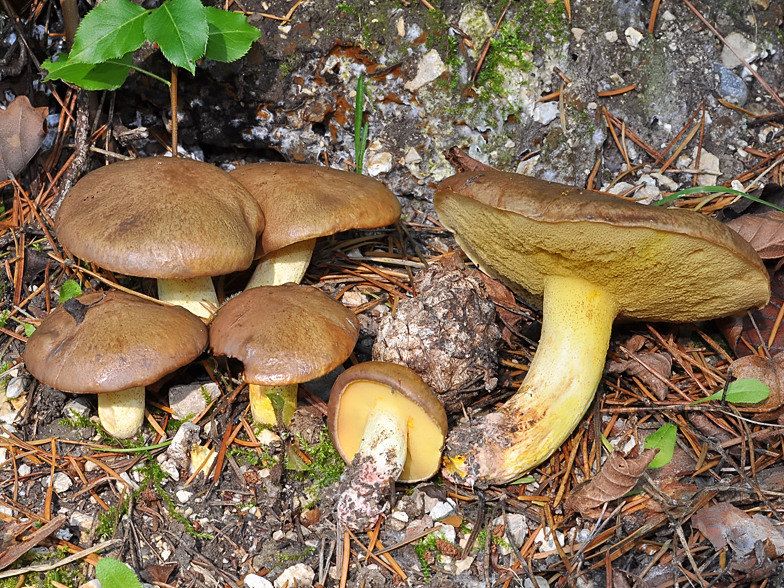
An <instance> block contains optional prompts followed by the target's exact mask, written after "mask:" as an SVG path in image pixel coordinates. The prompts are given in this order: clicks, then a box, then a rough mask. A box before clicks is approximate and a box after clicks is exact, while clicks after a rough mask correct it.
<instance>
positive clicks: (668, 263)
mask: <svg viewBox="0 0 784 588" xmlns="http://www.w3.org/2000/svg"><path fill="white" fill-rule="evenodd" d="M433 202H434V205H435V208H436V212H437V213H438V216H439V219H440V220H441V222H442V223H444V225H445V226H446V227H447V228H449V230H450V231H452V232H454V233H455V236H456V239H457V241H458V243H459V244H460V245H461V247H462V248H463V249H464V251H466V253H467V254H468V255H469V257H471V258H472V259H473V260H474V261H475V262H476V263H478V264H479V265H480V266H481V267H482V268H483V269H484V270H485V271H487V272H488V273H491V275H494V276H497V277H499V278H501V279H502V280H503V281H504V282H505V283H507V284H508V285H509V286H510V287H512V288H513V289H515V290H517V291H518V293H520V294H521V295H523V296H524V297H527V298H528V299H529V301H532V302H534V303H536V302H537V301H540V300H541V296H542V292H543V289H544V280H545V276H547V275H559V276H564V277H579V278H583V279H585V280H587V281H589V282H591V283H593V284H597V285H599V286H601V287H602V288H604V289H605V290H606V291H608V292H609V293H610V294H611V295H612V296H613V297H614V298H615V300H616V301H617V303H618V309H619V313H618V316H619V318H626V319H638V320H648V321H657V320H666V321H670V322H689V321H697V320H706V319H712V318H717V317H721V316H727V315H730V314H735V313H738V312H742V311H745V310H747V309H749V308H756V307H761V306H764V305H765V304H766V303H767V301H768V298H769V297H770V284H769V278H768V274H767V272H766V270H765V266H764V265H763V263H762V261H761V260H760V258H759V256H758V255H757V254H756V253H755V251H754V250H753V249H752V247H751V246H750V245H749V244H748V243H747V242H746V241H744V240H743V239H742V238H741V237H740V236H739V235H738V234H737V233H735V232H734V231H732V230H730V229H729V228H727V227H726V226H724V225H723V224H721V223H719V222H717V221H715V220H713V219H711V218H708V217H706V216H703V215H702V214H699V213H695V212H693V211H687V210H678V209H667V208H660V207H656V206H644V205H641V204H636V203H633V202H629V201H626V200H623V199H620V198H615V197H613V196H609V195H605V194H601V193H599V192H593V191H590V190H582V189H579V188H574V187H571V186H565V185H562V184H556V183H552V182H546V181H543V180H538V179H535V178H531V177H528V176H523V175H519V174H512V173H505V172H497V171H482V172H469V173H462V174H458V175H455V176H452V177H451V178H448V179H446V180H445V181H443V182H442V183H441V184H440V186H439V189H438V191H437V192H436V193H435V195H434V197H433ZM531 295H533V299H532V297H531ZM540 305H541V303H540Z"/></svg>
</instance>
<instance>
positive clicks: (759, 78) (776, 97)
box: [683, 0, 784, 107]
mask: <svg viewBox="0 0 784 588" xmlns="http://www.w3.org/2000/svg"><path fill="white" fill-rule="evenodd" d="M683 3H684V4H685V5H686V6H688V7H689V9H690V10H691V11H692V12H693V13H694V14H696V15H697V18H699V19H700V20H701V21H702V24H704V25H705V26H706V27H708V30H710V32H712V33H713V34H714V35H716V36H717V37H718V38H719V41H721V42H722V43H723V44H724V46H725V47H727V48H728V49H729V50H730V51H732V54H733V55H735V57H737V58H738V61H740V62H741V63H742V64H743V65H744V66H746V69H748V70H749V71H750V72H751V75H753V76H754V77H755V78H757V81H758V82H759V83H760V84H762V87H763V88H765V90H767V91H768V93H769V94H770V95H771V96H772V97H773V99H774V100H775V101H776V102H778V103H779V104H780V105H781V106H782V107H784V100H782V99H781V98H780V97H779V95H778V94H777V93H776V91H775V90H774V89H773V88H771V87H770V86H769V85H768V83H767V82H766V81H765V80H764V79H763V78H762V76H761V75H760V74H759V73H758V72H757V71H756V70H754V69H752V67H751V65H749V63H748V62H747V61H746V60H745V59H743V57H741V56H740V55H739V54H738V52H737V51H735V49H733V48H732V46H731V45H730V44H729V43H727V41H726V39H725V38H724V37H722V36H721V35H720V34H719V31H717V30H716V29H715V28H714V27H713V25H711V23H709V22H708V21H707V20H706V19H705V17H704V16H702V15H701V14H700V12H699V10H697V9H696V8H694V6H693V5H692V3H691V2H689V0H683Z"/></svg>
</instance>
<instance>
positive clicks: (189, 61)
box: [144, 0, 208, 74]
mask: <svg viewBox="0 0 784 588" xmlns="http://www.w3.org/2000/svg"><path fill="white" fill-rule="evenodd" d="M144 32H145V34H146V35H147V38H148V39H149V40H150V41H152V42H154V43H158V46H159V47H160V48H161V51H163V55H164V57H166V59H168V60H169V62H170V63H172V64H173V65H176V66H177V67H182V68H184V69H187V70H188V71H189V72H191V73H192V74H195V73H196V60H197V59H199V58H201V57H203V56H204V51H205V50H206V48H207V32H208V26H207V15H206V11H205V9H204V6H202V3H201V2H200V1H199V0H167V1H166V2H164V3H163V4H161V5H160V6H159V7H158V8H156V9H155V10H153V11H152V14H150V16H149V18H148V19H147V20H146V22H145V23H144Z"/></svg>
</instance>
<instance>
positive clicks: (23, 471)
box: [3, 460, 89, 478]
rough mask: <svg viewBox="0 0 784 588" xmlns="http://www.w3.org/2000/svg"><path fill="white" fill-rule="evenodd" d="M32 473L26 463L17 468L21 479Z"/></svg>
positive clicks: (31, 469)
mask: <svg viewBox="0 0 784 588" xmlns="http://www.w3.org/2000/svg"><path fill="white" fill-rule="evenodd" d="M3 461H5V460H3ZM87 463H89V462H87ZM32 471H33V468H31V467H30V466H29V465H27V464H26V463H23V464H22V465H20V466H19V477H20V478H22V477H24V476H27V475H28V474H29V473H30V472H32Z"/></svg>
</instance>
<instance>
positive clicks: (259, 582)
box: [242, 19, 402, 588]
mask: <svg viewBox="0 0 784 588" xmlns="http://www.w3.org/2000/svg"><path fill="white" fill-rule="evenodd" d="M401 20H402V19H401ZM242 582H243V584H244V585H245V586H247V587H248V588H272V587H273V584H272V582H270V581H269V580H267V579H266V578H262V577H261V576H257V575H256V574H248V575H247V576H245V577H244V578H243V580H242Z"/></svg>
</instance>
